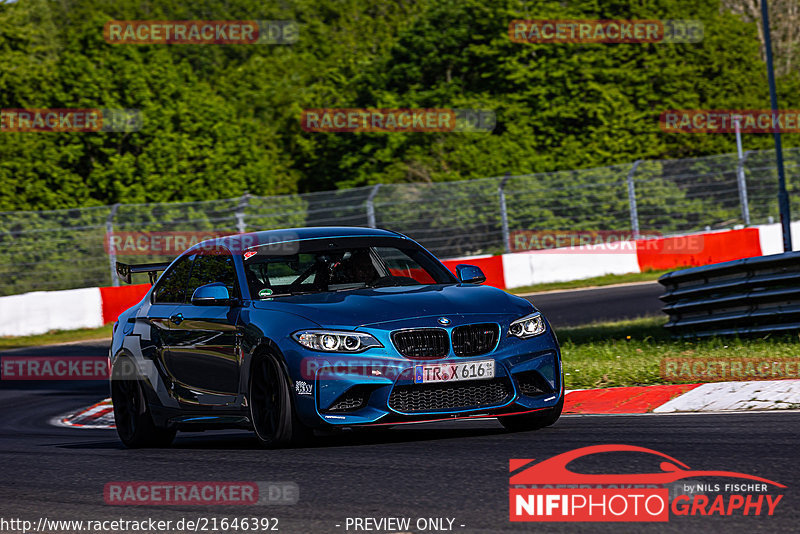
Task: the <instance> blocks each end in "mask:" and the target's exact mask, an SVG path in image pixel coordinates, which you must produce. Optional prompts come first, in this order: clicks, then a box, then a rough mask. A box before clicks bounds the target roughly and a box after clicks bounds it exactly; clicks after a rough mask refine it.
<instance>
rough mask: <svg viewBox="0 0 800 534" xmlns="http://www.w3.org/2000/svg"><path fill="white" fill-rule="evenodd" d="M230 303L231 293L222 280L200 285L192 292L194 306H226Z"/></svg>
mask: <svg viewBox="0 0 800 534" xmlns="http://www.w3.org/2000/svg"><path fill="white" fill-rule="evenodd" d="M230 303H231V295H230V293H228V288H227V287H225V284H223V283H222V282H214V283H213V284H206V285H204V286H200V287H198V288H197V289H195V290H194V294H192V304H194V305H195V306H226V305H228V304H230Z"/></svg>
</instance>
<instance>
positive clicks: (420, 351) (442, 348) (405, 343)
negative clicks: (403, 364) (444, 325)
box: [392, 328, 450, 360]
mask: <svg viewBox="0 0 800 534" xmlns="http://www.w3.org/2000/svg"><path fill="white" fill-rule="evenodd" d="M392 343H394V346H395V348H397V350H398V352H400V354H402V355H403V356H405V357H406V358H412V359H414V360H433V359H436V358H444V357H445V356H447V353H448V352H449V351H450V342H449V340H448V339H447V331H445V330H443V329H441V328H418V329H415V330H400V331H398V332H395V333H393V334H392Z"/></svg>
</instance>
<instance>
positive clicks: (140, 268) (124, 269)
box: [117, 262, 171, 285]
mask: <svg viewBox="0 0 800 534" xmlns="http://www.w3.org/2000/svg"><path fill="white" fill-rule="evenodd" d="M170 263H171V262H168V263H142V264H139V265H128V264H127V263H120V262H117V275H119V277H120V278H121V279H122V280H123V281H124V282H125V283H126V284H130V283H131V275H132V274H134V273H147V274H148V275H150V285H153V284H155V283H156V278H157V276H156V275H157V274H158V272H159V271H163V270H164V269H166V268H167V267H169V264H170Z"/></svg>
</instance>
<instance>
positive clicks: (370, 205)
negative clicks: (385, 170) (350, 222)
mask: <svg viewBox="0 0 800 534" xmlns="http://www.w3.org/2000/svg"><path fill="white" fill-rule="evenodd" d="M380 188H381V184H375V185H374V186H372V191H370V192H369V196H368V197H367V226H369V227H370V228H377V227H378V226H377V223H376V222H375V195H377V194H378V189H380Z"/></svg>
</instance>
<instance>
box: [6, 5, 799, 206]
mask: <svg viewBox="0 0 800 534" xmlns="http://www.w3.org/2000/svg"><path fill="white" fill-rule="evenodd" d="M734 3H735V2H734ZM726 4H731V1H727V2H726ZM729 7H730V6H726V7H723V6H721V5H720V4H719V2H717V1H710V0H706V1H702V2H699V3H698V2H696V1H695V0H646V1H644V2H642V1H639V0H637V1H633V0H603V1H602V2H600V1H597V0H582V1H575V2H560V1H544V2H535V3H533V2H522V1H514V0H496V1H492V2H485V1H483V0H406V1H403V2H398V1H396V0H294V1H292V2H289V1H286V2H277V3H272V2H269V3H253V2H251V1H249V0H226V1H221V0H200V1H195V2H184V1H182V0H164V1H147V0H145V1H142V0H114V1H111V0H60V1H55V0H25V1H18V2H14V3H3V2H0V108H4V109H8V108H48V107H50V108H67V107H105V108H138V109H141V110H142V112H143V116H144V119H145V120H144V126H143V128H142V129H141V131H138V132H135V133H130V132H128V133H90V134H78V133H9V132H4V133H2V134H0V211H7V210H23V209H26V210H27V209H37V210H38V209H57V208H71V207H77V206H96V205H107V204H113V203H117V202H124V203H135V202H154V201H169V202H171V201H185V200H204V199H218V198H230V197H236V196H239V195H241V194H243V193H244V192H249V193H251V194H255V195H272V194H280V193H295V192H308V191H320V190H327V189H336V188H343V187H351V186H360V185H367V184H374V183H400V182H439V181H447V180H458V179H465V178H478V177H485V176H498V175H502V174H503V173H505V172H507V171H510V172H512V173H514V174H521V173H531V172H543V171H555V170H566V169H577V168H588V167H597V166H602V165H612V164H617V163H626V162H630V161H633V160H635V159H638V158H682V157H690V156H701V155H709V154H717V153H723V152H732V151H733V150H734V149H735V145H734V139H733V135H720V134H706V135H689V134H665V133H663V132H662V131H661V130H660V129H659V127H658V116H659V113H660V112H661V111H662V110H664V109H670V108H673V109H680V108H716V109H720V108H759V109H763V108H765V107H768V105H769V100H768V92H767V89H766V83H765V80H766V75H765V69H764V64H763V61H762V59H761V53H760V41H759V35H758V28H757V21H751V20H750V19H747V18H746V17H745V16H743V15H740V14H735V13H732V11H731V9H729ZM518 18H523V19H525V18H601V19H610V18H648V19H652V18H662V19H663V18H672V19H700V20H702V21H703V23H704V25H705V39H704V40H703V41H702V42H701V43H698V44H623V45H607V44H560V45H552V44H518V43H513V42H511V40H510V39H509V37H508V34H507V29H508V23H509V21H510V20H512V19H518ZM112 19H116V20H137V19H149V20H191V19H200V20H235V19H248V20H253V19H255V20H269V19H273V20H284V19H293V20H296V21H298V23H299V24H300V39H299V41H298V42H297V43H295V44H293V45H272V46H271V45H225V46H221V45H220V46H215V45H201V46H193V45H119V44H109V43H107V42H106V41H105V40H104V38H103V33H102V30H103V25H104V23H105V22H106V21H108V20H112ZM781 65H784V66H785V65H786V62H782V63H781ZM798 79H800V77H798V76H797V74H796V73H795V72H794V71H792V70H789V72H787V73H785V74H784V75H783V76H782V77H781V79H780V80H779V82H780V98H781V105H782V107H786V108H798V107H800V96H798V95H800V93H799V92H798V91H797V89H798V88H800V83H798ZM320 107H454V108H467V107H473V108H481V109H490V110H494V111H496V113H497V127H496V129H495V130H494V131H493V132H492V133H491V134H485V133H413V134H377V133H372V134H342V133H339V134H336V133H308V132H304V131H302V130H301V128H300V123H299V117H300V113H301V111H302V110H303V109H304V108H320ZM746 143H747V148H751V149H754V148H768V147H770V146H771V143H772V140H771V137H770V136H768V135H751V136H748V137H747V139H746ZM787 144H789V145H792V144H796V143H793V139H792V136H787Z"/></svg>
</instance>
